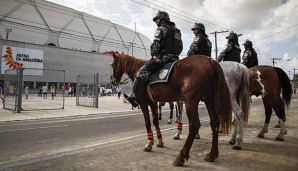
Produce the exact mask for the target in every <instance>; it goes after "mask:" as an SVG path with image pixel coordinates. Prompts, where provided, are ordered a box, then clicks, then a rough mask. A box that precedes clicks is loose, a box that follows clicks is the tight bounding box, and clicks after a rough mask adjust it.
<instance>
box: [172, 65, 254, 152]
mask: <svg viewBox="0 0 298 171" xmlns="http://www.w3.org/2000/svg"><path fill="white" fill-rule="evenodd" d="M220 66H221V68H222V69H223V72H224V74H225V78H226V82H227V84H228V87H229V90H230V96H231V102H232V108H233V113H234V119H235V122H236V124H235V128H234V131H233V134H232V138H231V139H230V141H229V144H231V145H234V146H233V147H232V149H235V150H241V149H242V146H241V143H242V142H243V124H247V121H248V115H249V109H250V100H249V77H248V69H247V68H246V66H244V65H242V64H239V63H237V62H231V61H225V62H221V63H220ZM181 133H182V115H180V117H178V126H177V132H176V134H175V136H174V138H173V139H176V140H177V139H180V135H181ZM196 138H197V139H199V138H200V135H199V132H198V134H197V136H196Z"/></svg>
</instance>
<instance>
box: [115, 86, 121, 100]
mask: <svg viewBox="0 0 298 171" xmlns="http://www.w3.org/2000/svg"><path fill="white" fill-rule="evenodd" d="M116 92H117V94H118V99H120V96H121V87H119V86H118V87H117V88H116Z"/></svg>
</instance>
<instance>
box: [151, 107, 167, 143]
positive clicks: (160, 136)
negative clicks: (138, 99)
mask: <svg viewBox="0 0 298 171" xmlns="http://www.w3.org/2000/svg"><path fill="white" fill-rule="evenodd" d="M150 107H151V111H152V119H153V125H154V126H155V131H156V135H157V139H158V140H157V144H156V146H157V147H163V144H164V143H163V141H162V135H161V131H160V127H159V122H158V114H157V112H156V109H157V106H156V104H155V103H151V104H150Z"/></svg>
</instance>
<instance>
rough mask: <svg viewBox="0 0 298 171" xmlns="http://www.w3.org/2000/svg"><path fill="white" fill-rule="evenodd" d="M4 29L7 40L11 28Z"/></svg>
mask: <svg viewBox="0 0 298 171" xmlns="http://www.w3.org/2000/svg"><path fill="white" fill-rule="evenodd" d="M5 31H6V40H8V36H9V32H11V31H12V29H9V28H5Z"/></svg>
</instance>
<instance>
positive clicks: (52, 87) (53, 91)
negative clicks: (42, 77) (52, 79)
mask: <svg viewBox="0 0 298 171" xmlns="http://www.w3.org/2000/svg"><path fill="white" fill-rule="evenodd" d="M50 91H51V94H52V100H54V96H55V92H56V87H55V86H54V84H52V86H51V89H50Z"/></svg>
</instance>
